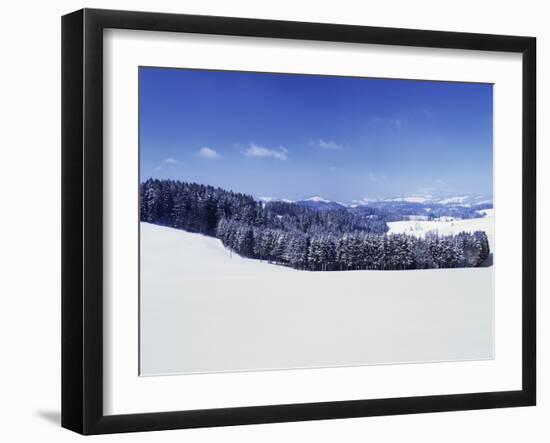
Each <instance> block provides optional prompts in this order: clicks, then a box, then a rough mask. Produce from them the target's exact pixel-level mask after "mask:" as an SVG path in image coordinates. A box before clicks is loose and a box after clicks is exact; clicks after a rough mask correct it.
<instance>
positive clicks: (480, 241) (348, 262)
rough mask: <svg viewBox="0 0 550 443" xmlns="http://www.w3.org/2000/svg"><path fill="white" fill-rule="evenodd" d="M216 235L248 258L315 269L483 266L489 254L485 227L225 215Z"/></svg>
mask: <svg viewBox="0 0 550 443" xmlns="http://www.w3.org/2000/svg"><path fill="white" fill-rule="evenodd" d="M216 236H217V237H218V238H219V239H220V240H221V241H222V243H223V244H224V246H226V247H227V248H229V249H231V250H232V251H235V252H236V253H238V254H239V255H241V256H243V257H248V258H255V259H259V260H266V261H269V262H270V263H276V264H281V265H286V266H290V267H292V268H295V269H302V270H309V271H347V270H405V269H437V268H464V267H475V266H480V265H481V264H482V263H483V262H484V261H485V260H486V259H487V257H488V256H489V242H488V240H487V236H486V234H485V233H484V232H482V231H477V232H474V233H469V232H461V233H459V234H457V235H445V236H439V235H437V234H434V233H428V234H427V235H426V237H425V238H416V237H414V236H410V235H406V234H389V235H388V234H386V235H380V234H370V233H365V232H351V233H346V234H341V235H337V234H330V233H329V234H313V235H308V234H304V233H301V232H298V231H283V230H280V229H261V228H256V227H253V226H250V225H247V224H244V223H240V222H238V221H234V220H227V219H225V218H224V219H222V220H220V223H219V225H218V230H217V232H216Z"/></svg>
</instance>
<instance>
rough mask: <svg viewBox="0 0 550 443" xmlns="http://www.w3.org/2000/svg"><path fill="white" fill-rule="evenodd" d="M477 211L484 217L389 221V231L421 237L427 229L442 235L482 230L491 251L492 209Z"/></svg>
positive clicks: (493, 240) (492, 248) (492, 245)
mask: <svg viewBox="0 0 550 443" xmlns="http://www.w3.org/2000/svg"><path fill="white" fill-rule="evenodd" d="M478 212H484V213H485V214H486V215H485V217H481V218H471V219H467V220H455V221H445V222H439V221H415V220H406V221H397V222H389V223H388V226H389V227H390V231H389V232H390V233H405V234H409V235H415V236H417V237H423V236H424V235H426V233H427V232H429V231H436V232H438V233H440V234H442V235H448V234H458V233H459V232H462V231H464V232H474V231H484V232H485V233H486V234H487V238H488V240H489V247H490V248H491V251H493V250H494V247H495V236H494V230H495V228H494V226H495V219H494V209H485V210H483V211H478Z"/></svg>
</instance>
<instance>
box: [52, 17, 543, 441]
mask: <svg viewBox="0 0 550 443" xmlns="http://www.w3.org/2000/svg"><path fill="white" fill-rule="evenodd" d="M107 28H119V29H133V30H147V31H172V32H187V33H189V32H191V33H199V34H217V35H227V36H251V37H269V38H281V39H301V40H317V41H332V42H353V43H369V44H378V45H398V46H416V47H431V48H455V49H470V50H482V51H504V52H512V53H520V54H522V57H523V58H522V63H523V86H522V87H523V98H522V100H523V103H522V128H523V136H522V137H523V138H522V144H523V146H522V150H523V152H522V154H523V165H522V167H523V189H522V194H523V207H522V221H523V226H522V240H523V251H522V252H523V257H522V261H523V265H522V279H523V280H522V291H523V293H522V389H521V390H517V391H503V392H477V393H464V394H453V395H434V396H418V397H402V398H390V399H369V400H356V401H332V402H323V403H306V404H287V405H285V404H281V405H265V406H259V407H235V408H224V409H208V410H191V411H170V412H160V413H141V414H129V415H104V413H103V406H102V405H103V333H102V331H103V329H102V328H103V318H102V315H103V295H102V283H103V275H102V269H103V228H102V223H103V210H102V206H103V198H102V191H103V189H102V187H103V184H102V183H103V182H102V179H103V166H102V160H103V147H102V138H103V110H102V109H103V88H102V82H103V78H102V77H103V30H104V29H107ZM535 116H536V39H535V38H533V37H516V36H503V35H485V34H471V33H456V32H441V31H423V30H411V29H390V28H378V27H364V26H349V25H337V24H320V23H301V22H287V21H274V20H257V19H244V18H229V17H210V16H197V15H178V14H162V13H150V12H127V11H110V10H98V9H83V10H79V11H76V12H73V13H71V14H68V15H65V16H64V17H63V18H62V426H63V427H65V428H68V429H71V430H73V431H76V432H78V433H81V434H106V433H116V432H133V431H152V430H162V429H181V428H195V427H211V426H229V425H241V424H254V423H273V422H285V421H301V420H320V419H331V418H347V417H364V416H380V415H393V414H415V413H424V412H438V411H458V410H468V409H486V408H502V407H513V406H532V405H535V403H536V334H535V332H536V275H535V273H536V118H535Z"/></svg>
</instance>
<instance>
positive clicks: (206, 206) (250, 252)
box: [140, 179, 489, 271]
mask: <svg viewBox="0 0 550 443" xmlns="http://www.w3.org/2000/svg"><path fill="white" fill-rule="evenodd" d="M140 218H141V220H142V221H146V222H149V223H155V224H160V225H164V226H170V227H174V228H177V229H184V230H186V231H190V232H199V233H202V234H205V235H209V236H216V237H218V238H219V239H220V240H221V241H222V242H223V244H224V245H225V246H226V247H227V248H229V249H230V250H232V251H235V252H236V253H238V254H240V255H242V256H243V257H249V258H255V259H259V260H266V261H269V262H271V263H276V264H281V265H286V266H291V267H293V268H296V269H303V270H311V271H338V270H360V269H373V270H397V269H433V268H457V267H473V266H480V265H481V264H482V263H483V262H484V261H485V260H486V258H487V257H488V255H489V243H488V241H487V236H486V235H485V233H484V232H475V233H464V232H463V233H460V234H458V235H454V236H438V235H435V234H428V235H427V236H426V237H425V238H424V239H417V238H415V237H413V236H409V235H405V234H390V235H387V234H386V232H387V231H388V226H387V224H386V222H385V221H384V220H381V219H380V218H379V217H378V215H377V213H376V212H369V211H360V212H357V211H352V210H348V209H346V208H343V209H334V210H322V211H321V210H316V209H314V208H309V207H304V206H302V205H299V204H295V203H285V202H272V203H262V202H258V201H256V200H255V199H254V198H253V197H251V196H249V195H245V194H241V193H235V192H232V191H226V190H224V189H221V188H214V187H212V186H205V185H200V184H196V183H185V182H180V181H174V180H153V179H149V180H147V181H146V182H144V183H142V184H141V188H140Z"/></svg>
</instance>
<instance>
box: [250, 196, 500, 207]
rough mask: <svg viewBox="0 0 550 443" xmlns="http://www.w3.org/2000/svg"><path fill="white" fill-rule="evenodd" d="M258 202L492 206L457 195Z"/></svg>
mask: <svg viewBox="0 0 550 443" xmlns="http://www.w3.org/2000/svg"><path fill="white" fill-rule="evenodd" d="M259 200H261V201H263V202H266V203H268V202H274V201H280V202H285V203H296V204H300V205H303V206H307V207H310V208H315V209H326V210H328V209H331V210H332V209H340V208H355V207H359V206H373V207H383V206H396V205H405V204H412V205H414V204H418V205H423V206H437V205H445V206H462V207H471V206H477V205H488V206H492V204H493V200H492V199H490V198H487V197H485V196H482V195H458V196H446V197H434V196H432V195H409V196H401V197H391V198H384V199H371V198H364V199H361V200H353V201H352V202H351V203H342V202H338V201H332V200H329V199H326V198H324V197H320V196H317V195H316V196H313V197H309V198H305V199H302V200H289V199H284V198H276V197H260V198H259Z"/></svg>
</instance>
